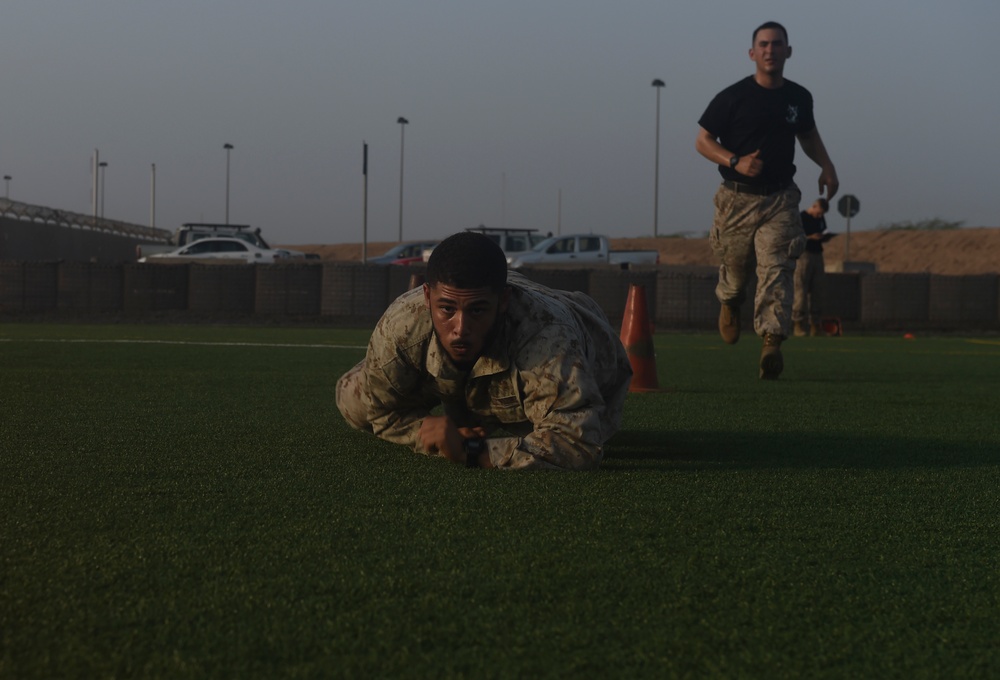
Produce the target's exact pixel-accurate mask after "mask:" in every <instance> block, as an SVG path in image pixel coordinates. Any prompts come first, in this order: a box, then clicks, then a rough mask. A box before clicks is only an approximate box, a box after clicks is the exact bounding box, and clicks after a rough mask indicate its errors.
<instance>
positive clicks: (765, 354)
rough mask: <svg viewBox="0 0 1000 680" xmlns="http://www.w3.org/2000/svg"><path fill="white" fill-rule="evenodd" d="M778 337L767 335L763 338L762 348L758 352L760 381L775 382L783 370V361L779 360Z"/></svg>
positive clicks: (780, 338)
mask: <svg viewBox="0 0 1000 680" xmlns="http://www.w3.org/2000/svg"><path fill="white" fill-rule="evenodd" d="M782 340H784V338H782V337H781V336H780V335H774V334H773V333H768V334H766V335H765V336H764V347H763V348H762V349H761V351H760V379H761V380H777V379H778V376H779V375H781V371H782V369H784V368H785V360H784V359H782V358H781V341H782Z"/></svg>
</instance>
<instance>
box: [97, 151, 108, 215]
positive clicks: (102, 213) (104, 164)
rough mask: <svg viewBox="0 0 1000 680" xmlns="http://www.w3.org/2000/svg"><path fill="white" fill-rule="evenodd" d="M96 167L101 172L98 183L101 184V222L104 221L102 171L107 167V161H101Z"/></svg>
mask: <svg viewBox="0 0 1000 680" xmlns="http://www.w3.org/2000/svg"><path fill="white" fill-rule="evenodd" d="M97 167H98V168H100V171H101V176H100V183H101V219H102V220H103V219H104V170H105V169H106V168H107V167H108V162H107V161H101V162H100V163H98V164H97Z"/></svg>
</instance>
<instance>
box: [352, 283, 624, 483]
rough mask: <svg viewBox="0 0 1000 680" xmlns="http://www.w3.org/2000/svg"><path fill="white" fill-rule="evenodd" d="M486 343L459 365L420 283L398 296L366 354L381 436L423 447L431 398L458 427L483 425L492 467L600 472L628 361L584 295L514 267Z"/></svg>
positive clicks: (375, 426)
mask: <svg viewBox="0 0 1000 680" xmlns="http://www.w3.org/2000/svg"><path fill="white" fill-rule="evenodd" d="M508 284H509V285H510V286H511V297H510V303H509V305H508V308H507V311H506V314H505V317H504V319H503V320H502V323H501V326H500V328H499V330H498V332H497V335H496V337H495V338H494V340H493V342H491V343H490V344H489V345H488V346H487V348H486V349H485V350H484V352H483V354H482V356H480V357H479V359H478V361H477V362H476V363H475V365H474V366H473V367H472V369H471V370H470V371H460V370H458V369H457V368H456V367H455V366H454V364H452V362H451V360H450V358H449V357H448V356H447V353H446V351H445V349H444V348H443V347H442V346H441V344H440V342H439V341H438V339H437V336H436V335H435V333H434V328H433V325H432V322H431V317H430V313H429V312H428V311H427V309H426V308H425V305H424V296H423V292H422V289H420V288H416V289H414V290H412V291H409V292H407V293H404V294H403V295H401V296H400V297H399V298H397V299H396V301H394V302H393V303H392V304H391V305H390V307H389V309H388V310H387V311H386V313H385V314H384V315H383V317H382V319H381V320H380V321H379V323H378V325H377V327H376V328H375V332H374V333H373V335H372V338H371V341H370V343H369V345H368V353H367V356H366V359H365V373H366V380H367V392H368V397H369V398H370V406H369V421H370V425H371V427H372V432H373V433H374V434H376V435H377V436H379V437H381V438H382V439H386V440H388V441H392V442H396V443H399V444H405V445H409V446H411V447H413V449H414V450H415V451H418V452H422V453H426V452H425V451H422V450H421V444H420V440H419V437H418V432H419V430H420V425H421V423H422V420H423V418H424V417H425V416H427V415H429V414H430V412H431V409H432V408H434V407H435V406H437V405H439V404H440V405H443V407H444V411H445V413H446V414H447V415H449V416H450V417H451V418H452V419H453V420H454V421H455V423H456V424H457V425H458V426H459V427H463V426H464V427H471V426H476V425H479V426H483V427H484V428H486V430H487V432H491V431H492V430H494V429H496V428H502V429H503V430H505V431H506V432H505V434H507V435H510V434H514V435H520V436H499V437H490V438H489V439H488V440H487V448H488V450H489V454H490V460H491V462H492V463H493V465H494V467H498V468H550V469H591V468H596V467H597V466H598V465H599V464H600V462H601V459H602V458H603V456H604V448H603V444H604V442H605V441H607V439H608V438H610V437H611V435H612V434H614V432H615V431H616V430H617V429H618V427H619V425H620V424H621V416H622V406H623V404H624V401H625V396H626V394H627V392H628V385H629V381H630V380H631V376H632V369H631V366H630V364H629V360H628V355H627V354H626V353H625V349H624V348H623V347H622V344H621V341H620V340H619V338H618V336H617V334H616V333H615V332H614V331H613V330H612V328H611V326H610V324H609V323H608V321H607V319H606V317H605V316H604V314H603V312H602V311H601V309H600V307H598V305H597V303H596V302H594V301H593V300H592V299H591V298H589V297H588V296H586V295H584V294H582V293H578V292H566V291H557V290H551V289H548V288H545V287H542V286H538V285H537V284H534V283H532V282H531V281H529V280H528V279H526V278H524V277H523V276H521V275H519V274H517V273H513V272H512V273H511V274H510V276H509V279H508Z"/></svg>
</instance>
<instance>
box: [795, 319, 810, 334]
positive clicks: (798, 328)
mask: <svg viewBox="0 0 1000 680" xmlns="http://www.w3.org/2000/svg"><path fill="white" fill-rule="evenodd" d="M794 332H795V337H797V338H801V337H805V336H806V335H808V333H807V331H806V327H805V324H803V323H802V322H801V321H796V322H795V331H794ZM813 335H815V333H814V334H813Z"/></svg>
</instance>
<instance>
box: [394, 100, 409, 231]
mask: <svg viewBox="0 0 1000 680" xmlns="http://www.w3.org/2000/svg"><path fill="white" fill-rule="evenodd" d="M396 122H397V123H399V241H400V242H402V240H403V143H404V142H405V141H406V126H407V125H408V124H409V122H410V121H408V120H406V119H405V118H403V117H402V116H400V117H399V118H397V119H396Z"/></svg>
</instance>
